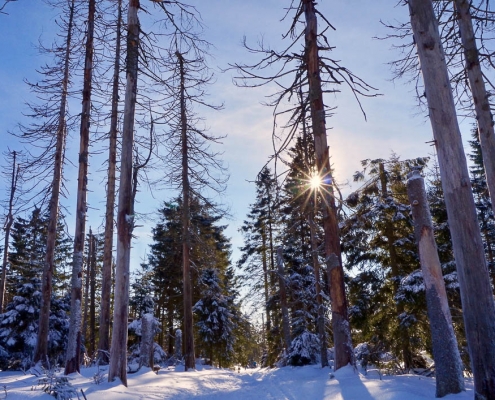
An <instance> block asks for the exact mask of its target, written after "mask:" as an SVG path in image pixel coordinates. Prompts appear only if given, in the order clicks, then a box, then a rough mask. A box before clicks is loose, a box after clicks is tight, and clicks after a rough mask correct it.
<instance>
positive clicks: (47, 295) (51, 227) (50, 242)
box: [33, 0, 75, 364]
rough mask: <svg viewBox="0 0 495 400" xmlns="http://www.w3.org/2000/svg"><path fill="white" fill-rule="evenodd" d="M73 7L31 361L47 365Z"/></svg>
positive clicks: (72, 6) (72, 9)
mask: <svg viewBox="0 0 495 400" xmlns="http://www.w3.org/2000/svg"><path fill="white" fill-rule="evenodd" d="M74 3H75V0H72V1H71V3H70V12H69V21H68V25H67V40H66V43H65V56H64V72H63V78H62V87H61V93H60V109H59V116H58V127H57V136H56V144H55V155H54V161H53V180H52V184H51V195H50V201H49V203H48V213H49V221H48V228H47V231H48V232H47V239H46V254H45V262H44V266H43V276H42V278H41V304H40V318H39V324H38V336H37V340H36V348H35V351H34V356H33V361H34V362H35V363H37V362H39V361H41V362H42V363H44V364H45V363H47V356H48V331H49V322H50V302H51V295H52V277H53V266H54V258H55V242H56V240H57V222H58V210H59V198H60V186H61V184H62V169H63V164H64V161H63V158H64V150H65V139H66V135H67V132H66V121H65V115H66V111H67V88H68V85H69V64H70V62H69V61H70V60H69V59H70V52H71V47H72V29H73V25H74Z"/></svg>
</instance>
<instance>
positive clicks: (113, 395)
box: [0, 365, 474, 400]
mask: <svg viewBox="0 0 495 400" xmlns="http://www.w3.org/2000/svg"><path fill="white" fill-rule="evenodd" d="M181 369H182V370H181ZM95 374H96V375H98V376H100V377H101V378H102V381H101V382H100V383H95V379H94V377H95ZM40 378H41V377H36V376H34V375H31V374H23V373H22V372H0V399H3V398H6V399H8V400H27V399H45V400H49V399H53V397H52V396H49V395H48V394H46V393H44V392H43V390H42V388H43V386H44V385H43V384H40ZM96 380H98V379H96ZM69 381H70V383H71V388H72V390H73V391H74V392H73V394H72V398H74V399H77V398H78V397H79V399H84V397H83V395H82V394H81V389H82V390H83V392H84V395H85V396H86V398H87V399H88V400H91V399H92V400H117V399H118V400H138V399H139V400H145V399H146V400H148V399H149V400H154V399H156V400H158V399H160V400H163V399H173V400H185V399H201V400H230V399H233V400H264V399H266V400H268V399H270V400H299V399H305V400H320V399H328V400H330V399H331V400H424V399H435V380H434V378H427V377H424V376H418V375H400V376H388V375H382V376H380V375H379V374H378V372H377V371H376V370H372V371H369V372H368V374H367V375H364V374H363V373H361V372H358V371H356V370H354V369H353V368H352V367H350V366H349V367H345V368H341V369H340V370H338V371H337V372H335V373H331V372H330V370H329V369H328V368H325V369H321V368H319V367H318V366H314V365H313V366H306V367H284V368H274V369H267V368H253V369H250V368H248V369H244V368H241V369H240V371H239V370H238V369H236V370H235V371H234V370H229V369H216V368H211V367H202V366H201V367H199V366H198V369H197V370H195V371H188V372H184V369H183V367H180V366H178V367H173V368H172V367H170V368H168V369H166V368H164V369H161V370H159V371H158V374H156V373H155V372H153V371H151V370H150V369H149V368H142V369H141V370H140V371H139V372H137V373H134V374H129V375H128V387H127V388H126V387H125V386H123V385H121V384H120V382H119V381H116V382H112V383H108V382H107V381H106V369H105V370H102V369H100V373H99V374H98V370H97V368H96V367H92V368H84V369H82V370H81V374H72V375H70V376H69ZM466 387H467V390H466V392H463V393H460V394H456V395H449V396H446V397H444V398H445V399H447V400H468V399H469V400H471V399H473V398H474V393H473V383H472V379H469V378H468V379H466ZM4 388H5V389H4ZM76 391H77V393H78V395H76V394H75V393H76ZM5 393H7V396H6V397H5ZM68 398H69V397H67V399H68Z"/></svg>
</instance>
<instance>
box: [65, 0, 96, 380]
mask: <svg viewBox="0 0 495 400" xmlns="http://www.w3.org/2000/svg"><path fill="white" fill-rule="evenodd" d="M95 10H96V0H89V9H88V26H87V32H86V54H85V60H84V83H83V93H82V112H81V131H80V143H79V172H78V177H77V205H76V228H75V233H74V257H73V259H72V291H71V306H70V322H69V336H68V338H67V353H66V357H65V363H66V364H65V372H64V373H65V375H68V374H71V373H73V372H76V371H77V372H79V365H80V354H81V352H80V350H79V346H80V344H81V322H82V315H81V312H82V310H81V303H82V269H83V254H84V239H85V236H86V213H87V209H88V206H87V199H86V197H87V191H88V189H87V186H88V157H89V125H90V119H91V118H90V116H91V84H92V80H93V49H94V46H93V38H94V21H95Z"/></svg>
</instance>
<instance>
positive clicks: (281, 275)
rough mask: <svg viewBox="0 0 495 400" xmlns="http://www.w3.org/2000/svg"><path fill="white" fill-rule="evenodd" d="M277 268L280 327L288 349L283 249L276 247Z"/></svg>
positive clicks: (287, 315)
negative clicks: (280, 314)
mask: <svg viewBox="0 0 495 400" xmlns="http://www.w3.org/2000/svg"><path fill="white" fill-rule="evenodd" d="M277 269H278V282H279V286H280V307H281V308H282V329H283V334H284V345H285V349H286V350H287V351H289V348H290V344H291V337H290V326H289V310H288V308H287V291H286V288H285V272H284V256H283V249H282V247H279V248H278V249H277Z"/></svg>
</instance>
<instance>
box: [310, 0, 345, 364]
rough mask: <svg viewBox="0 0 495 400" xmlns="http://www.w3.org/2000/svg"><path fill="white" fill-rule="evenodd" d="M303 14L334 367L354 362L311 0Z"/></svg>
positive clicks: (315, 26) (313, 3)
mask: <svg viewBox="0 0 495 400" xmlns="http://www.w3.org/2000/svg"><path fill="white" fill-rule="evenodd" d="M302 4H303V9H304V14H305V17H306V31H305V40H306V49H305V52H306V63H307V73H308V82H309V99H310V109H311V121H312V128H313V136H314V144H315V153H316V166H317V169H318V173H319V174H320V176H321V178H322V182H323V184H324V186H325V187H324V189H323V190H322V197H323V199H322V207H323V210H322V211H323V229H324V232H325V256H326V262H327V268H328V271H327V272H328V280H329V284H330V300H331V303H332V328H333V340H334V347H335V365H334V368H335V370H337V369H339V368H341V367H343V366H345V365H347V364H349V363H351V364H353V363H354V356H353V348H352V340H351V330H350V326H349V318H348V315H347V300H346V297H345V286H344V269H343V268H342V259H341V254H340V239H339V227H338V221H337V210H336V206H335V198H334V195H333V187H332V173H331V170H330V160H329V154H328V144H327V133H326V126H325V106H324V104H323V92H322V88H321V78H320V68H319V55H318V42H317V35H318V27H317V21H316V13H315V8H314V5H315V2H314V0H302Z"/></svg>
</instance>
